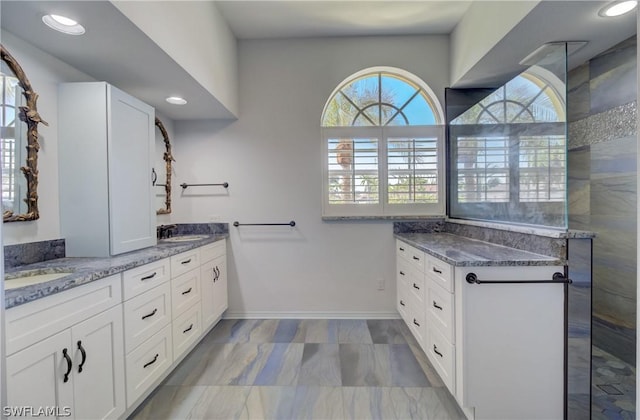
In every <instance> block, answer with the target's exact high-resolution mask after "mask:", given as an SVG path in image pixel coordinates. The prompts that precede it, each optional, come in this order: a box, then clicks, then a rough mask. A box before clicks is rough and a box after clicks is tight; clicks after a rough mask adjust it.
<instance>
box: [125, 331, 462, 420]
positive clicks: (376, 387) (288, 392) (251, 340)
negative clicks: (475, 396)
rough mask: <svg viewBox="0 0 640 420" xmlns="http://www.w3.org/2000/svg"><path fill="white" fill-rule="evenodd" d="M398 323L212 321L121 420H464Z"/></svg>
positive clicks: (429, 366)
mask: <svg viewBox="0 0 640 420" xmlns="http://www.w3.org/2000/svg"><path fill="white" fill-rule="evenodd" d="M464 418H465V417H464V414H463V413H462V411H460V408H459V407H458V405H457V403H456V402H455V400H454V399H453V397H452V396H451V394H450V393H449V391H448V390H447V389H446V387H445V386H444V384H443V383H442V381H441V380H440V378H439V377H438V375H437V373H436V372H435V371H434V369H433V366H431V364H430V363H429V361H428V360H427V359H426V356H425V355H424V353H423V352H422V350H420V348H419V346H418V344H417V342H416V341H415V339H414V338H413V336H412V335H411V332H410V331H409V329H408V328H407V326H406V325H405V324H404V323H403V322H402V321H401V320H294V319H283V320H222V321H221V322H220V323H219V324H218V325H217V326H216V327H215V328H214V329H213V330H212V331H211V332H210V333H209V334H208V335H207V336H206V337H205V338H204V339H203V340H202V342H201V343H200V344H198V346H197V347H196V348H195V349H194V350H193V351H192V352H191V353H190V354H189V355H188V356H187V357H186V358H185V359H184V360H183V361H182V363H181V364H180V365H179V366H178V367H177V368H176V369H175V370H174V372H172V373H171V375H170V376H169V377H168V378H167V379H166V380H165V381H164V382H163V383H162V384H161V385H160V386H159V387H158V388H157V389H156V391H154V393H153V394H151V395H150V396H149V398H147V399H146V400H145V401H144V402H143V404H141V406H140V407H139V408H138V409H137V410H136V412H134V413H133V414H132V415H131V416H130V419H135V420H143V419H154V420H155V419H224V420H229V419H278V420H280V419H296V420H299V419H322V420H328V419H358V420H365V419H380V420H390V419H421V420H425V419H428V420H457V419H464Z"/></svg>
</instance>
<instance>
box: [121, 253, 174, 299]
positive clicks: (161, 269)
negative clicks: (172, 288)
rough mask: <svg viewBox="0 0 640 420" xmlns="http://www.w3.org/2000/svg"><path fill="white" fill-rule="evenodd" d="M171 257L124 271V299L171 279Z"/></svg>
mask: <svg viewBox="0 0 640 420" xmlns="http://www.w3.org/2000/svg"><path fill="white" fill-rule="evenodd" d="M169 267H170V264H169V258H165V259H163V260H160V261H155V262H152V263H149V264H145V265H143V266H140V267H136V268H133V269H131V270H127V271H125V272H124V273H122V294H123V299H124V300H129V299H131V298H132V297H134V296H138V295H139V294H141V293H144V292H146V291H147V290H149V289H153V288H154V287H156V286H157V285H159V284H162V283H164V282H165V281H168V280H169V279H170V269H169Z"/></svg>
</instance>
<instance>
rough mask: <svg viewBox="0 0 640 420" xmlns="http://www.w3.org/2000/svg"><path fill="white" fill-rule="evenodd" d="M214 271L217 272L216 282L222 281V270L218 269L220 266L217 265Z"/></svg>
mask: <svg viewBox="0 0 640 420" xmlns="http://www.w3.org/2000/svg"><path fill="white" fill-rule="evenodd" d="M213 271H215V272H216V280H215V281H218V280H220V269H219V268H218V266H217V265H216V267H215V268H214V269H213Z"/></svg>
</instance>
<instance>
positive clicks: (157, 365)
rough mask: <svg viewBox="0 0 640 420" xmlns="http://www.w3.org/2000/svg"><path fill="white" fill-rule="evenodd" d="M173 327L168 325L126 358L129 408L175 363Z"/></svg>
mask: <svg viewBox="0 0 640 420" xmlns="http://www.w3.org/2000/svg"><path fill="white" fill-rule="evenodd" d="M171 341H172V340H171V326H170V325H167V326H165V327H164V328H163V329H161V330H160V331H159V332H158V333H157V334H155V335H153V336H152V337H151V338H149V339H148V340H147V341H145V342H144V343H142V344H141V345H140V346H139V347H138V348H136V349H135V350H134V351H132V352H131V353H129V354H128V355H127V357H126V362H125V363H126V368H127V372H126V379H127V406H130V405H131V404H133V403H134V402H135V400H137V399H138V398H139V397H140V396H141V395H142V394H144V392H145V391H146V390H147V389H149V387H150V386H151V385H153V383H154V382H155V381H156V380H157V379H158V378H160V377H161V376H162V375H163V374H164V373H165V372H166V371H167V369H168V368H169V366H171V364H172V363H173V348H172V343H171Z"/></svg>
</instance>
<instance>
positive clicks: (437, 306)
mask: <svg viewBox="0 0 640 420" xmlns="http://www.w3.org/2000/svg"><path fill="white" fill-rule="evenodd" d="M453 305H454V299H453V295H452V294H451V293H449V292H448V291H446V290H444V289H443V288H442V287H440V286H439V285H438V284H437V283H435V281H433V280H431V279H429V281H428V282H427V314H428V315H427V317H428V321H427V322H428V323H429V326H434V327H435V328H438V329H439V330H440V332H441V333H442V334H443V335H444V336H445V338H446V339H447V340H448V341H449V342H450V343H453V344H455V334H454V333H453V327H454V320H453V316H454V315H453V314H454V313H455V311H454V308H453Z"/></svg>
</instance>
